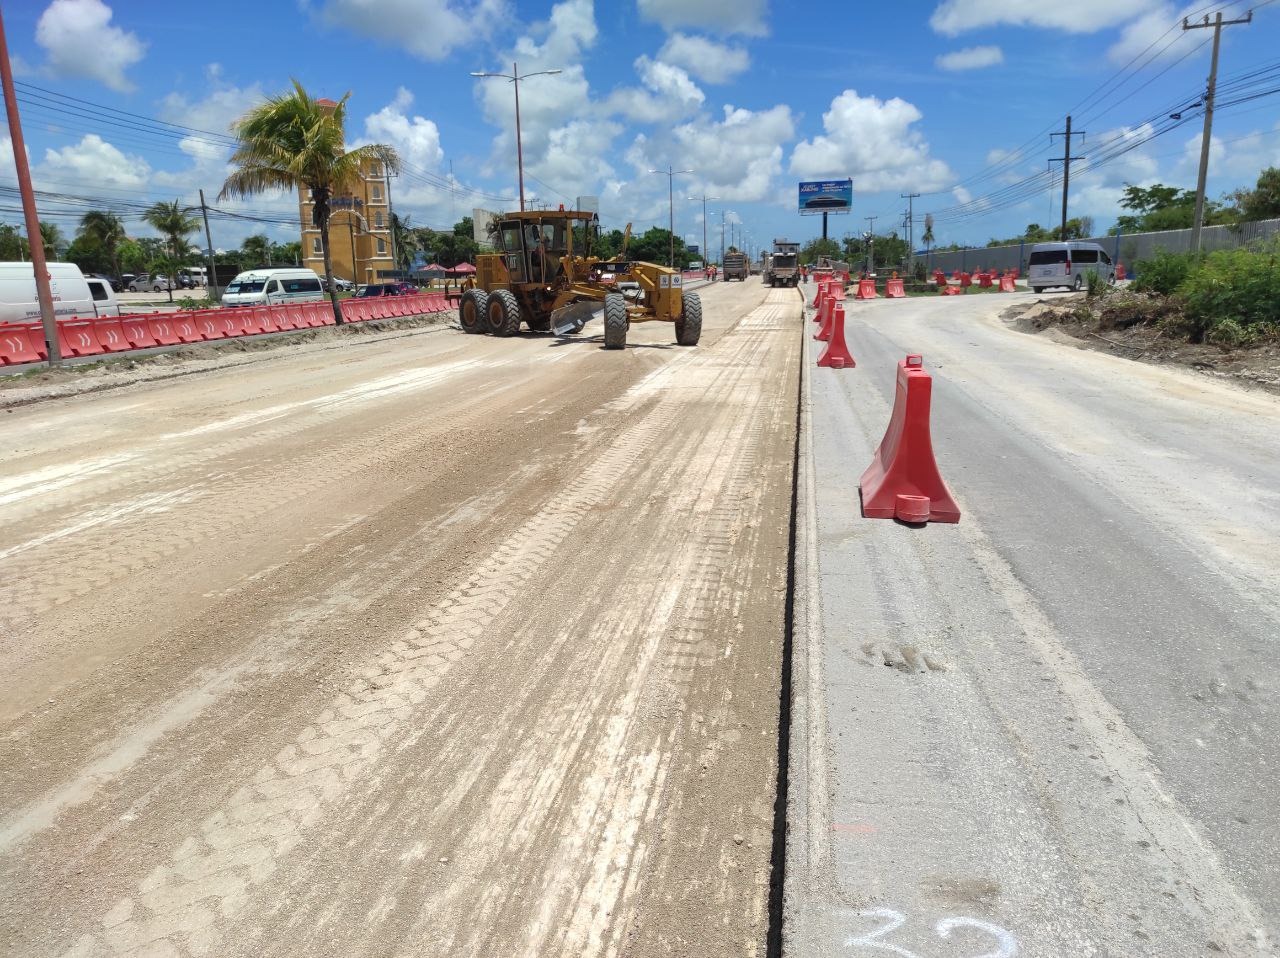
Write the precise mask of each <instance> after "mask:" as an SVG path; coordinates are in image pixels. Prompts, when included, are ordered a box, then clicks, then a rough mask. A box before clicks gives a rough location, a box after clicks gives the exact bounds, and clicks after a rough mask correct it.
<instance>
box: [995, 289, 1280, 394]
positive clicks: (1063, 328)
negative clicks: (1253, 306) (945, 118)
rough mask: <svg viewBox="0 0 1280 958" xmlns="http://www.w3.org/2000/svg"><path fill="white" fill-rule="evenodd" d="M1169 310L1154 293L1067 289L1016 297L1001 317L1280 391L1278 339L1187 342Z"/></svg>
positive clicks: (1034, 330)
mask: <svg viewBox="0 0 1280 958" xmlns="http://www.w3.org/2000/svg"><path fill="white" fill-rule="evenodd" d="M1169 315H1170V313H1169V309H1168V307H1167V306H1164V305H1163V304H1161V303H1159V302H1158V300H1156V299H1155V298H1154V297H1149V296H1144V295H1143V294H1141V293H1133V292H1129V291H1127V290H1122V289H1120V290H1114V291H1112V292H1110V293H1108V294H1106V295H1105V296H1103V297H1100V298H1099V299H1096V300H1088V299H1087V298H1086V296H1085V294H1084V293H1071V294H1067V295H1065V296H1052V297H1044V298H1042V299H1038V300H1035V301H1034V302H1031V303H1019V304H1018V305H1016V306H1012V307H1010V308H1009V309H1006V310H1005V311H1004V312H1002V313H1001V314H1000V318H1001V319H1002V320H1004V321H1005V322H1006V323H1007V324H1008V325H1010V326H1012V327H1013V328H1015V329H1019V330H1021V331H1022V332H1025V333H1031V334H1033V335H1041V336H1046V337H1048V338H1050V339H1052V340H1054V341H1055V342H1060V343H1062V344H1063V345H1067V346H1075V347H1076V348H1078V349H1092V350H1096V351H1098V352H1105V353H1110V354H1111V355H1113V356H1121V357H1123V358H1126V359H1133V360H1137V361H1139V362H1148V363H1159V364H1163V365H1173V366H1182V367H1185V368H1190V369H1195V370H1198V371H1200V372H1202V373H1205V374H1206V375H1210V376H1216V377H1219V378H1225V379H1229V380H1232V381H1233V382H1237V383H1240V384H1243V385H1248V386H1255V387H1258V388H1261V389H1265V390H1268V391H1269V392H1274V393H1280V342H1278V341H1274V340H1273V341H1269V342H1263V343H1260V344H1258V345H1254V346H1247V347H1228V346H1217V345H1211V344H1209V343H1189V342H1187V341H1186V340H1185V339H1184V338H1181V337H1180V336H1177V335H1175V334H1172V333H1170V332H1169V331H1168V329H1167V327H1166V325H1165V322H1164V321H1165V320H1166V319H1167V318H1168V317H1169Z"/></svg>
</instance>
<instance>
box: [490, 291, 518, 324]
mask: <svg viewBox="0 0 1280 958" xmlns="http://www.w3.org/2000/svg"><path fill="white" fill-rule="evenodd" d="M485 316H486V318H487V319H488V327H489V332H491V333H493V335H495V336H514V335H515V334H516V333H518V332H520V301H519V300H517V299H516V294H515V293H513V292H511V290H509V289H495V290H494V291H493V292H492V293H490V294H489V304H488V309H487V310H486V311H485Z"/></svg>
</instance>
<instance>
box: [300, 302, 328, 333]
mask: <svg viewBox="0 0 1280 958" xmlns="http://www.w3.org/2000/svg"><path fill="white" fill-rule="evenodd" d="M303 309H304V310H305V311H306V317H307V325H308V326H310V327H311V328H312V329H318V328H320V327H321V326H333V325H335V321H334V318H333V306H332V305H330V304H329V303H307V304H306V305H305V306H303Z"/></svg>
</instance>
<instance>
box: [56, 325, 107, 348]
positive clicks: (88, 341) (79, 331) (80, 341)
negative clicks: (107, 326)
mask: <svg viewBox="0 0 1280 958" xmlns="http://www.w3.org/2000/svg"><path fill="white" fill-rule="evenodd" d="M58 346H59V347H60V348H61V351H62V355H63V356H98V355H101V354H102V353H105V352H106V349H104V348H103V346H102V343H100V342H98V334H97V330H95V329H94V328H93V320H91V319H72V320H65V319H60V320H58Z"/></svg>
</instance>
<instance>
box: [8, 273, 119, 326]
mask: <svg viewBox="0 0 1280 958" xmlns="http://www.w3.org/2000/svg"><path fill="white" fill-rule="evenodd" d="M48 267H49V291H50V292H51V293H52V294H53V313H54V315H55V316H57V317H58V318H59V319H70V318H71V317H73V316H75V317H80V318H81V319H92V318H93V317H95V316H119V315H120V302H119V300H117V299H116V294H115V293H114V292H113V291H112V289H111V284H110V283H108V282H107V281H106V280H105V279H97V278H94V279H86V278H85V277H84V274H83V273H81V272H80V267H79V266H77V265H76V264H75V263H49V264H48ZM38 322H40V300H39V299H38V298H37V296H36V274H35V271H34V270H33V269H32V267H31V264H30V263H0V323H38Z"/></svg>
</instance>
